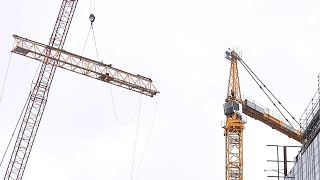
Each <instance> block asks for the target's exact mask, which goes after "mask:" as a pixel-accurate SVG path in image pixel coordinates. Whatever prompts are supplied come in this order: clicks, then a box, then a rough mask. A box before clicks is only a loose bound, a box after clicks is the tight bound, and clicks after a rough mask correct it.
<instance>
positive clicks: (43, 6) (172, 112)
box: [0, 0, 320, 180]
mask: <svg viewBox="0 0 320 180" xmlns="http://www.w3.org/2000/svg"><path fill="white" fill-rule="evenodd" d="M61 2H62V0H51V1H41V0H29V1H22V0H10V1H3V2H2V3H1V6H0V17H2V18H1V33H0V42H1V43H0V57H1V60H0V85H1V87H2V85H3V81H4V77H5V71H6V66H7V64H8V60H9V55H10V50H11V47H12V45H13V38H12V34H17V35H20V36H22V37H27V38H29V39H32V40H35V41H38V42H42V43H47V42H48V40H49V37H50V35H51V32H52V30H53V26H54V22H55V20H56V17H57V13H58V11H59V8H60V5H61ZM319 5H320V2H319V1H316V0H314V1H297V0H290V1H289V0H283V1H275V0H266V1H256V0H243V1H239V0H226V1H217V0H197V1H195V0H193V1H192V0H162V1H147V0H135V1H130V0H117V1H102V0H101V1H100V0H96V8H95V15H96V22H95V23H94V29H95V34H96V38H97V44H98V48H99V56H100V59H102V60H103V61H104V62H106V63H111V64H113V66H114V67H117V68H120V69H123V70H126V71H128V72H132V73H137V74H141V75H144V76H147V77H150V78H152V79H153V81H154V84H155V86H156V87H157V89H158V90H159V91H160V92H161V93H160V94H159V95H157V96H156V97H154V98H149V97H145V96H142V97H141V98H142V102H141V115H140V122H141V123H140V130H139V138H138V144H137V147H138V148H137V154H136V155H137V156H136V164H135V166H134V176H133V177H134V178H133V179H134V180H138V179H139V180H151V179H152V180H163V179H166V180H176V179H184V180H212V179H224V171H225V168H224V163H225V162H224V157H225V142H224V136H223V129H222V128H221V121H222V120H224V119H225V117H224V114H223V103H224V99H225V97H226V93H227V92H226V91H227V80H228V73H229V66H230V64H229V62H228V61H227V60H225V59H224V50H225V49H226V48H229V47H233V46H235V47H237V48H239V49H240V50H241V51H242V53H243V56H242V57H243V59H244V60H245V62H246V63H247V64H248V65H249V66H250V67H251V68H252V69H253V70H254V71H255V72H256V73H257V74H258V76H259V77H260V78H261V79H262V80H263V81H264V82H265V84H266V85H267V86H268V87H269V88H270V89H271V90H272V92H274V94H276V95H277V96H278V97H279V99H280V100H281V102H282V103H283V104H284V105H285V106H286V107H287V109H289V111H291V112H292V114H294V116H295V117H296V118H300V116H301V114H302V112H303V111H304V109H305V108H306V105H307V104H308V103H309V101H310V100H311V98H312V96H313V94H314V93H315V91H316V88H317V75H318V73H320V71H319V70H320V69H319V65H320V61H319V59H318V58H319V57H318V55H317V52H318V51H319V50H318V49H319V45H318V42H320V36H319V32H320V21H319V19H320V11H319ZM89 14H90V1H89V0H86V1H81V0H80V1H79V3H78V7H77V9H76V12H75V16H74V20H73V22H72V24H71V28H70V31H69V35H68V37H67V40H66V44H65V46H64V49H65V50H67V51H70V52H73V53H77V54H81V51H82V48H83V46H84V42H85V39H86V35H87V33H88V30H89V26H90V23H89V20H88V17H89ZM84 56H87V57H90V58H93V59H95V57H96V56H95V51H94V43H93V40H92V36H90V39H89V41H88V45H87V49H86V51H85V53H84ZM37 66H38V62H36V61H34V60H30V59H27V58H24V57H20V56H18V55H15V54H14V55H13V56H12V60H11V65H10V69H9V74H8V78H7V84H6V86H5V91H4V95H3V99H2V102H1V104H0V155H1V156H2V154H3V152H4V150H5V147H6V145H7V143H8V140H9V138H10V136H11V133H12V131H13V128H14V126H15V124H16V122H17V120H18V117H19V115H20V113H21V110H22V107H23V105H24V103H25V101H26V98H27V94H28V93H29V89H30V84H31V81H32V78H33V76H34V74H35V71H36V69H37ZM239 68H240V72H239V73H240V83H241V90H242V93H243V94H245V95H246V96H248V97H250V98H251V99H254V100H256V101H258V102H259V103H260V104H263V105H264V106H267V107H270V108H271V109H272V106H271V104H270V103H269V101H268V100H267V98H265V96H264V95H263V94H262V92H261V90H260V89H259V88H258V87H257V86H256V85H255V84H254V82H253V80H252V79H251V78H250V77H249V75H248V74H247V73H246V72H245V70H244V69H243V68H242V67H241V66H240V67H239ZM112 91H113V95H114V104H115V110H116V113H117V114H118V116H119V118H120V120H121V121H123V122H125V123H123V122H119V121H118V120H117V119H116V117H115V115H114V111H113V106H112V99H111V93H110V86H109V85H108V84H105V83H103V82H100V81H96V80H94V79H91V78H87V77H84V76H80V75H78V74H74V73H71V72H67V71H65V70H61V69H59V70H58V71H57V72H56V75H55V78H54V81H53V84H52V87H51V92H50V96H49V101H48V104H47V107H46V110H45V113H44V116H43V118H42V123H41V126H40V130H39V132H38V135H37V138H36V141H35V144H34V147H33V150H32V153H31V156H30V158H29V162H28V166H27V169H26V171H25V175H24V180H31V179H32V180H37V179H47V180H56V179H59V180H70V179H78V180H84V179H86V180H87V179H95V180H102V179H117V180H129V179H130V173H131V167H132V156H133V149H134V139H135V129H136V125H137V120H138V117H137V115H136V116H134V118H132V116H133V114H135V113H137V102H138V100H139V97H140V95H138V94H137V93H134V92H131V91H127V90H123V89H120V88H118V87H114V86H113V87H112ZM156 106H157V108H156ZM155 109H156V111H155ZM154 117H155V118H154ZM154 120H155V121H154ZM153 122H154V125H153V130H152V133H151V136H150V138H149V140H148V134H149V132H150V130H151V129H152V124H153ZM267 144H284V145H296V143H295V142H294V141H293V140H290V139H288V138H287V137H286V136H284V135H282V134H280V133H278V132H276V131H275V130H272V129H271V128H269V127H267V126H266V125H264V124H262V123H260V122H257V121H256V120H254V119H250V118H248V123H247V124H246V129H245V135H244V158H245V159H244V176H245V179H246V180H255V179H268V178H267V177H266V175H269V174H268V173H265V172H264V170H265V169H268V168H270V167H269V164H268V163H267V159H273V158H275V154H276V153H275V150H274V149H270V148H266V145H267ZM11 150H12V149H11V148H10V152H9V154H8V155H7V159H6V161H5V163H4V164H3V165H2V167H0V178H2V177H3V176H4V174H5V169H6V166H7V163H8V158H9V156H10V155H11ZM273 155H274V156H273ZM141 157H143V158H141ZM141 159H142V161H140V160H141ZM139 162H140V163H139ZM139 164H140V165H139Z"/></svg>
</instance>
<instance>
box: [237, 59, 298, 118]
mask: <svg viewBox="0 0 320 180" xmlns="http://www.w3.org/2000/svg"><path fill="white" fill-rule="evenodd" d="M239 59H240V61H242V62H243V64H244V66H246V67H247V68H248V69H249V70H250V71H251V72H252V74H253V75H254V76H255V77H256V78H257V80H258V81H259V82H260V83H261V84H262V85H263V87H264V88H265V89H266V90H267V91H268V92H269V93H270V94H271V95H272V97H273V98H274V99H275V100H276V101H277V102H278V104H280V106H281V107H282V108H283V109H284V110H285V111H286V112H287V113H288V114H289V115H290V116H291V118H292V119H293V120H294V121H295V122H296V123H297V124H299V123H298V121H297V120H296V119H295V118H294V117H293V115H292V114H291V113H290V112H289V111H288V110H287V109H286V108H285V107H284V106H283V105H282V103H281V102H280V101H279V100H278V99H277V98H276V96H275V95H274V94H273V93H272V92H271V91H270V90H269V88H268V87H267V86H266V85H265V84H264V83H263V82H262V81H261V80H260V78H259V77H258V76H257V75H256V74H255V73H254V72H253V71H252V70H251V68H250V67H249V66H248V65H247V64H246V63H245V62H244V61H243V60H242V59H241V58H240V57H239Z"/></svg>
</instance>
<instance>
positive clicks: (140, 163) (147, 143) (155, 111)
mask: <svg viewBox="0 0 320 180" xmlns="http://www.w3.org/2000/svg"><path fill="white" fill-rule="evenodd" d="M157 109H158V101H156V107H155V109H154V114H153V121H152V125H151V129H150V132H149V134H148V137H147V142H146V145H145V148H144V150H143V152H142V155H141V158H140V161H139V164H138V170H137V179H138V178H139V175H140V169H141V165H142V161H143V159H144V154H145V152H146V149H147V146H148V145H149V141H150V137H151V134H152V131H153V127H154V124H155V121H156V114H157Z"/></svg>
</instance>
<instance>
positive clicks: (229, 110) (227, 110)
mask: <svg viewBox="0 0 320 180" xmlns="http://www.w3.org/2000/svg"><path fill="white" fill-rule="evenodd" d="M240 106H241V104H240V103H239V102H236V101H229V102H226V103H224V104H223V109H224V115H226V116H232V115H233V114H234V113H235V114H236V115H237V119H239V120H240V121H241V122H242V123H243V124H245V123H247V121H246V117H243V116H242V113H241V112H240Z"/></svg>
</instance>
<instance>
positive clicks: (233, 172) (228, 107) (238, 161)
mask: <svg viewBox="0 0 320 180" xmlns="http://www.w3.org/2000/svg"><path fill="white" fill-rule="evenodd" d="M225 53H226V59H228V60H230V63H231V66H230V74H229V81H228V91H227V98H226V100H225V104H224V114H225V115H226V122H225V125H224V136H225V143H226V144H225V145H226V147H225V148H226V151H225V152H226V159H225V161H226V162H225V166H226V180H243V129H244V121H243V120H242V116H241V114H240V113H239V112H238V111H239V104H241V103H242V100H241V92H240V82H239V74H238V65H237V61H238V57H239V56H238V54H237V52H236V51H234V50H232V51H231V50H230V51H226V52H225Z"/></svg>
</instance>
